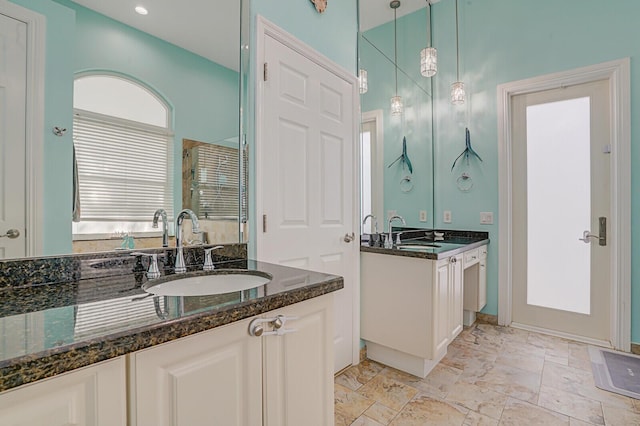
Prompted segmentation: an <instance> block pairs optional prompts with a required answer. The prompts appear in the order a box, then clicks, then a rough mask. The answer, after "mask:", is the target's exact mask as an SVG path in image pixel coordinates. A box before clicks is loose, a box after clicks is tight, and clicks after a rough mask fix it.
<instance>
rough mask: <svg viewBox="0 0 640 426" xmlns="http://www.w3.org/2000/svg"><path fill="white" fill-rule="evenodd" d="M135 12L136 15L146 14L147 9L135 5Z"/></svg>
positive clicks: (147, 12)
mask: <svg viewBox="0 0 640 426" xmlns="http://www.w3.org/2000/svg"><path fill="white" fill-rule="evenodd" d="M136 13H137V14H138V15H147V14H149V11H148V10H147V9H145V8H144V7H142V6H136Z"/></svg>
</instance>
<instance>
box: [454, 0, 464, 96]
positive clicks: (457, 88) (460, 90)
mask: <svg viewBox="0 0 640 426" xmlns="http://www.w3.org/2000/svg"><path fill="white" fill-rule="evenodd" d="M465 98H466V93H465V91H464V83H463V82H461V81H460V48H459V44H458V0H456V82H455V83H453V84H452V85H451V103H452V104H454V105H461V104H463V103H464V101H465Z"/></svg>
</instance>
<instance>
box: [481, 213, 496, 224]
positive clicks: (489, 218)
mask: <svg viewBox="0 0 640 426" xmlns="http://www.w3.org/2000/svg"><path fill="white" fill-rule="evenodd" d="M480 223H481V224H482V225H492V224H493V212H480Z"/></svg>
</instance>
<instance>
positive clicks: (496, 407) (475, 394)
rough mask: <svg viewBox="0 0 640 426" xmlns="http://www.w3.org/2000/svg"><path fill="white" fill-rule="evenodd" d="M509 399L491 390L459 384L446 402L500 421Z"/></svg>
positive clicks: (452, 389) (454, 387) (453, 388)
mask: <svg viewBox="0 0 640 426" xmlns="http://www.w3.org/2000/svg"><path fill="white" fill-rule="evenodd" d="M507 398H508V397H507V396H506V395H505V394H503V393H499V392H495V391H492V390H491V389H486V388H481V387H479V386H475V385H471V384H468V383H458V384H456V385H455V386H453V387H452V388H451V391H450V392H449V394H448V395H447V398H446V399H445V400H446V401H448V402H452V403H455V404H458V405H461V406H463V407H465V408H468V409H469V410H472V411H476V412H478V413H480V414H483V415H485V416H488V417H492V418H494V419H498V420H499V419H500V416H501V415H502V410H503V409H504V405H505V404H506V402H507Z"/></svg>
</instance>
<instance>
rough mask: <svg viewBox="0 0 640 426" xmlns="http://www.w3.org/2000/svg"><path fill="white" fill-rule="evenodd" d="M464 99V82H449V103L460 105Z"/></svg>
mask: <svg viewBox="0 0 640 426" xmlns="http://www.w3.org/2000/svg"><path fill="white" fill-rule="evenodd" d="M464 100H465V92H464V83H463V82H461V81H456V82H455V83H452V84H451V103H452V104H454V105H461V104H463V103H464Z"/></svg>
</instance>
